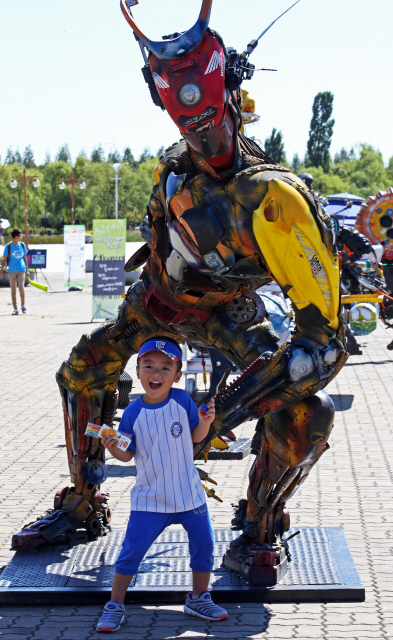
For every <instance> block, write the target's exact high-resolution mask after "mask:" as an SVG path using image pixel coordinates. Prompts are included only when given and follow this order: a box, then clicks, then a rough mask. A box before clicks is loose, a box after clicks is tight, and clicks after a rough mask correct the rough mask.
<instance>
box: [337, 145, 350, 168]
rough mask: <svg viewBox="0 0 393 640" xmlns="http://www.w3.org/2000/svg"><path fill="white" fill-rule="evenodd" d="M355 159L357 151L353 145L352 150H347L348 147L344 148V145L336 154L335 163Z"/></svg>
mask: <svg viewBox="0 0 393 640" xmlns="http://www.w3.org/2000/svg"><path fill="white" fill-rule="evenodd" d="M354 159H355V151H354V149H353V147H352V149H351V150H350V151H347V150H346V149H344V147H342V148H341V151H338V152H337V153H336V154H335V156H334V162H335V164H340V163H343V162H348V160H354Z"/></svg>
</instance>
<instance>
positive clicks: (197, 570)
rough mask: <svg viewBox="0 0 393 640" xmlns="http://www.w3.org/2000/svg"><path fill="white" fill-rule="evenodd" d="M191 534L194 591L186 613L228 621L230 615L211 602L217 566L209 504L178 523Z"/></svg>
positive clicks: (187, 515)
mask: <svg viewBox="0 0 393 640" xmlns="http://www.w3.org/2000/svg"><path fill="white" fill-rule="evenodd" d="M177 521H178V522H179V524H182V525H183V527H184V529H185V530H186V531H187V533H188V545H189V549H190V557H191V559H190V567H191V569H192V577H193V591H192V593H189V594H188V595H187V598H186V602H185V605H184V611H185V612H186V613H188V614H189V615H192V616H197V617H198V618H202V619H203V620H213V621H215V620H225V619H226V618H227V617H228V614H227V612H226V611H225V609H223V608H222V607H219V606H217V605H216V604H214V602H213V601H212V599H211V596H210V593H209V592H208V590H207V588H208V586H209V579H210V573H211V571H212V569H213V566H214V531H213V527H212V522H211V518H210V513H209V509H208V508H207V504H204V505H201V506H200V507H198V508H197V509H193V510H192V511H185V512H184V513H182V514H179V518H178V520H177Z"/></svg>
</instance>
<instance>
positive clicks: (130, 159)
mask: <svg viewBox="0 0 393 640" xmlns="http://www.w3.org/2000/svg"><path fill="white" fill-rule="evenodd" d="M123 162H127V163H128V164H129V165H131V167H134V166H135V164H136V163H135V158H134V156H133V154H132V151H131V149H130V147H126V148H125V149H124V153H123Z"/></svg>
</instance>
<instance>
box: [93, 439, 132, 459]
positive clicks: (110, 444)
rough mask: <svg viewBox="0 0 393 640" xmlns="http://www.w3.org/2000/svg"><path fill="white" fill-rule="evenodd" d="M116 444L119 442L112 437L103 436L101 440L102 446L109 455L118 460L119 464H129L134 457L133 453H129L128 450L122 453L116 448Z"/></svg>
mask: <svg viewBox="0 0 393 640" xmlns="http://www.w3.org/2000/svg"><path fill="white" fill-rule="evenodd" d="M118 442H119V440H118V439H117V438H114V437H113V436H104V437H103V438H101V444H102V446H103V447H105V449H108V451H109V453H110V454H111V455H112V456H113V457H114V458H116V460H120V462H130V460H132V459H133V457H134V451H130V449H127V451H122V450H121V449H119V447H118V446H117V445H118Z"/></svg>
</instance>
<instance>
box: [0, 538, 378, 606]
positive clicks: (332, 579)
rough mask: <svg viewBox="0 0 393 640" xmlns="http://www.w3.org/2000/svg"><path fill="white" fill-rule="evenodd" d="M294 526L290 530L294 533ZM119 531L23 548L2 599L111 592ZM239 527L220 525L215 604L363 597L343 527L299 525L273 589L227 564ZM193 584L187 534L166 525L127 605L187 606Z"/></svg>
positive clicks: (48, 600) (3, 581) (90, 599)
mask: <svg viewBox="0 0 393 640" xmlns="http://www.w3.org/2000/svg"><path fill="white" fill-rule="evenodd" d="M294 531H295V530H291V531H290V532H289V535H290V533H293V532H294ZM124 534H125V532H124V531H114V532H113V533H111V534H109V535H108V536H107V537H105V538H100V539H99V540H96V541H94V542H88V543H84V544H79V545H76V546H74V547H66V546H64V545H63V546H52V547H46V548H37V549H31V550H30V551H25V552H21V551H19V552H17V553H16V554H15V555H14V557H13V558H12V560H11V561H10V563H9V564H8V566H7V567H6V569H5V570H4V572H3V573H2V574H1V576H0V604H24V605H26V604H57V603H61V604H83V603H85V604H87V603H95V604H97V603H102V602H105V601H106V600H107V599H108V598H109V595H110V588H111V585H112V579H113V573H114V564H115V561H116V558H117V555H118V553H119V551H120V547H121V544H122V541H123V538H124ZM238 534H239V533H238V532H237V531H231V530H230V529H216V530H215V538H216V547H215V563H214V570H213V572H212V575H211V581H210V587H211V589H212V591H213V593H214V599H215V601H216V602H329V601H330V602H331V601H363V600H364V598H365V591H364V587H363V585H362V583H361V581H360V578H359V575H358V573H357V570H356V567H355V565H354V562H353V560H352V556H351V554H350V551H349V549H348V545H347V542H346V539H345V535H344V532H343V529H342V528H341V527H328V528H312V527H304V528H300V535H298V536H296V537H295V538H293V539H292V540H291V541H290V542H289V545H290V550H291V554H292V558H293V561H292V562H291V563H290V564H289V569H288V572H287V574H286V575H285V576H284V578H283V579H282V580H281V582H280V583H279V584H278V585H276V586H274V587H259V586H251V585H249V584H248V583H247V582H246V581H245V580H244V579H243V578H242V577H241V576H240V575H239V574H237V573H235V572H234V571H231V570H230V569H227V568H226V567H224V566H222V565H221V561H222V556H223V554H224V553H225V551H226V550H227V548H228V544H229V542H230V541H231V540H233V539H234V538H236V537H237V536H238ZM191 585H192V573H191V570H190V568H189V554H188V543H187V534H186V532H185V531H183V530H173V529H168V530H166V531H164V533H162V534H161V535H160V536H159V538H157V540H156V542H155V543H154V544H153V545H152V546H151V547H150V549H149V551H148V552H147V554H146V556H145V558H144V559H143V561H142V563H141V565H140V568H139V573H138V574H137V575H136V576H134V578H133V580H132V583H131V585H130V588H129V590H128V593H127V596H126V602H133V603H144V604H160V603H161V604H164V603H172V604H175V603H183V602H184V597H185V594H186V592H187V591H188V590H189V589H190V587H191Z"/></svg>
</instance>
